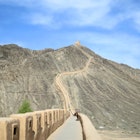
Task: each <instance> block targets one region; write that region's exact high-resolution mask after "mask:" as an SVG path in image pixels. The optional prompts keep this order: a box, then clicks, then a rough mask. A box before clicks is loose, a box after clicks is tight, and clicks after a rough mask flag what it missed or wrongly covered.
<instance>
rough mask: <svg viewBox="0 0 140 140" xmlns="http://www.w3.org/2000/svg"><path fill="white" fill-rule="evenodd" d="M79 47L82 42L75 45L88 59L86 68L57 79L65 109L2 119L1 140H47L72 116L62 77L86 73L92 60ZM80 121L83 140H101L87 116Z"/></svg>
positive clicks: (71, 107)
mask: <svg viewBox="0 0 140 140" xmlns="http://www.w3.org/2000/svg"><path fill="white" fill-rule="evenodd" d="M79 45H80V42H76V43H75V46H76V47H77V49H79V50H80V51H82V53H83V54H84V55H86V56H87V58H88V61H87V63H86V65H85V67H84V68H83V69H81V70H78V71H72V72H63V73H61V74H58V75H57V76H56V78H55V82H56V86H57V88H58V89H59V90H61V93H62V94H61V95H60V97H61V98H62V100H64V105H63V108H64V109H49V110H42V111H35V112H30V113H25V114H12V115H10V116H9V117H6V118H0V140H47V138H48V137H49V136H50V135H51V134H52V133H53V132H55V130H56V129H57V128H59V127H60V126H62V125H63V124H64V123H65V121H66V120H67V119H68V118H69V117H70V116H71V114H70V113H71V112H73V111H74V107H73V106H72V105H71V101H70V97H69V96H68V93H67V90H66V89H65V87H64V85H63V82H62V80H61V76H64V75H70V74H78V73H81V72H85V71H86V69H87V68H88V66H89V64H90V62H91V60H92V57H91V56H90V55H89V54H87V53H86V52H84V51H83V50H81V49H80V48H78V46H79ZM79 120H80V124H81V127H82V132H81V133H82V137H83V138H82V139H83V140H94V139H96V140H101V138H100V136H99V135H98V133H97V131H96V130H95V128H94V126H93V125H92V123H91V121H90V120H89V119H88V117H87V116H86V115H84V114H80V113H79ZM73 127H74V126H73Z"/></svg>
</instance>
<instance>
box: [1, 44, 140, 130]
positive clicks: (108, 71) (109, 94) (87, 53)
mask: <svg viewBox="0 0 140 140" xmlns="http://www.w3.org/2000/svg"><path fill="white" fill-rule="evenodd" d="M89 58H90V59H91V61H90V63H89V64H88V66H87V67H86V65H87V62H88V60H89ZM85 67H86V68H85ZM82 69H83V71H80V70H82ZM74 71H79V73H73V74H72V73H69V74H67V75H63V76H62V82H63V85H64V87H65V89H66V90H67V91H68V93H69V97H70V99H71V103H72V105H73V106H74V108H78V109H80V111H81V112H82V113H84V114H87V115H88V116H89V117H90V119H91V121H92V122H93V124H94V125H95V127H96V128H97V129H113V130H116V129H125V130H130V131H131V130H132V131H139V130H140V127H139V126H140V117H139V116H140V70H139V69H133V68H131V67H129V66H126V65H123V64H118V63H115V62H112V61H110V60H107V59H104V58H102V57H100V56H98V55H97V54H95V53H94V52H92V51H91V50H89V49H88V48H86V47H82V46H74V45H71V46H68V47H65V48H62V49H58V50H53V49H45V50H41V51H32V50H29V49H24V48H21V47H18V46H17V45H4V46H0V115H1V116H7V115H9V114H12V113H16V112H17V110H18V108H19V106H20V105H21V103H22V101H23V100H24V99H25V98H26V99H28V100H30V103H31V106H32V108H33V109H34V110H42V109H46V108H62V106H63V100H64V99H62V96H60V95H61V91H60V90H59V89H58V87H56V84H55V78H56V76H57V74H61V73H64V72H74Z"/></svg>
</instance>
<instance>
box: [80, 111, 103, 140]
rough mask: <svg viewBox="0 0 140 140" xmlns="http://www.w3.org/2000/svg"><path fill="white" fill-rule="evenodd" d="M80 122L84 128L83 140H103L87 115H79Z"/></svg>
mask: <svg viewBox="0 0 140 140" xmlns="http://www.w3.org/2000/svg"><path fill="white" fill-rule="evenodd" d="M79 120H80V122H81V126H82V133H83V140H101V137H100V135H99V134H98V132H97V131H96V129H95V128H94V126H93V124H92V122H91V121H90V119H89V118H88V117H87V116H86V115H84V114H80V113H79Z"/></svg>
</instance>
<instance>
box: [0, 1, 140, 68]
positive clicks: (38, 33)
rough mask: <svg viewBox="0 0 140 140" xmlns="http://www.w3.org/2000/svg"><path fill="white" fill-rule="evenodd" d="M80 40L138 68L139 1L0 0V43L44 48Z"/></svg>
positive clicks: (107, 56) (103, 55) (58, 46)
mask: <svg viewBox="0 0 140 140" xmlns="http://www.w3.org/2000/svg"><path fill="white" fill-rule="evenodd" d="M77 40H79V41H80V42H81V44H82V45H84V46H86V47H88V48H90V49H91V50H93V51H94V52H95V53H97V54H99V55H101V56H102V57H104V58H107V59H110V60H113V61H116V62H118V63H124V64H127V65H129V66H132V67H134V68H140V1H139V0H0V44H1V45H2V44H10V43H14V44H18V45H20V46H22V47H24V48H29V49H34V50H40V49H44V48H54V49H58V48H61V47H65V46H68V45H71V44H73V43H74V42H76V41H77Z"/></svg>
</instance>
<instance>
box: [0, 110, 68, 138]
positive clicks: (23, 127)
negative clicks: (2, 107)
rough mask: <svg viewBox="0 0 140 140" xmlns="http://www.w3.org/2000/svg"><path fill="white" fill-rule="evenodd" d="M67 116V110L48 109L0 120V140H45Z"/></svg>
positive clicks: (13, 115)
mask: <svg viewBox="0 0 140 140" xmlns="http://www.w3.org/2000/svg"><path fill="white" fill-rule="evenodd" d="M69 116H70V113H69V111H67V110H64V109H50V110H42V111H35V112H29V113H25V114H12V115H10V117H7V118H0V140H46V139H47V138H48V137H49V135H50V134H52V133H53V132H54V131H55V130H56V129H57V128H58V127H59V126H61V125H62V124H63V123H64V122H65V120H66V119H67V118H68V117H69Z"/></svg>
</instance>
